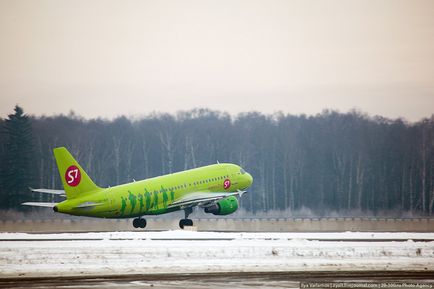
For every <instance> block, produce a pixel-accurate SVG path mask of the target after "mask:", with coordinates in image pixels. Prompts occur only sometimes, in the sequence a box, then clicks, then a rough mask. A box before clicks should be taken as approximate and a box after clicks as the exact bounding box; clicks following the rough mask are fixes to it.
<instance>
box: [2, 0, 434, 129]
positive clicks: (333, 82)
mask: <svg viewBox="0 0 434 289" xmlns="http://www.w3.org/2000/svg"><path fill="white" fill-rule="evenodd" d="M433 16H434V1H429V0H411V1H410V0H396V1H392V0H386V1H381V2H379V1H369V0H368V1H364V0H363V1H362V0H355V1H344V0H330V1H321V2H317V1H294V0H290V1H278V0H272V1H241V0H236V1H229V0H223V1H199V0H188V1H155V2H154V1H133V0H129V1H119V0H109V1H103V0H93V1H55V0H41V1H30V0H17V1H12V0H0V39H2V44H1V45H0V117H6V116H7V115H8V114H10V113H11V112H12V110H13V107H14V106H15V105H16V104H19V105H21V106H22V107H23V108H24V109H25V111H26V112H27V113H28V114H34V115H37V116H39V115H53V114H61V113H62V114H68V113H69V111H71V110H72V111H74V112H75V113H76V114H77V115H80V116H83V117H85V118H96V117H104V118H114V117H116V116H120V115H126V116H140V115H144V114H148V113H151V112H153V111H157V112H169V113H174V112H176V111H179V110H190V109H193V108H198V107H205V108H210V109H212V110H220V111H225V112H228V113H230V114H237V113H239V112H247V111H252V110H254V111H259V112H262V113H266V114H269V113H273V112H276V111H282V112H284V113H292V114H307V115H312V114H316V113H319V112H321V111H322V110H324V109H334V110H339V111H341V112H347V111H349V110H351V109H353V108H356V109H358V110H360V111H362V112H365V113H368V114H369V115H381V116H384V117H388V118H398V117H403V118H405V119H406V120H408V121H419V120H420V119H422V118H424V117H430V116H431V115H432V114H433V113H434V17H433Z"/></svg>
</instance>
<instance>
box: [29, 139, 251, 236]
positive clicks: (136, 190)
mask: <svg viewBox="0 0 434 289" xmlns="http://www.w3.org/2000/svg"><path fill="white" fill-rule="evenodd" d="M54 157H55V158H56V163H57V167H58V170H59V174H60V178H61V179H62V184H63V188H64V190H52V189H32V188H30V189H31V190H32V191H34V192H38V193H49V194H56V195H61V196H64V197H66V200H65V201H63V202H60V203H40V202H26V203H23V205H27V206H38V207H51V208H53V210H54V211H55V212H58V213H64V214H70V215H75V216H87V217H97V218H134V220H133V226H134V228H145V227H146V219H144V218H143V216H145V215H160V214H166V213H170V212H173V211H177V210H184V212H185V218H184V219H181V220H180V221H179V227H181V228H184V227H185V226H193V221H192V220H191V219H188V216H189V215H190V214H191V213H192V211H193V207H195V206H198V207H200V208H203V209H204V210H205V212H206V213H211V214H214V215H228V214H232V213H233V212H235V211H236V210H237V209H238V198H240V197H241V196H242V195H243V194H244V193H246V191H245V190H246V189H247V188H248V187H250V186H251V185H252V182H253V178H252V176H251V175H250V174H249V173H247V172H246V171H245V170H244V169H242V168H241V167H239V166H237V165H234V164H230V163H222V164H220V163H218V164H214V165H209V166H205V167H200V168H196V169H191V170H187V171H182V172H177V173H173V174H168V175H163V176H159V177H155V178H150V179H145V180H142V181H137V182H136V181H134V182H132V183H127V184H123V185H119V186H115V187H109V188H101V187H99V186H97V185H96V184H95V183H94V182H93V181H92V179H91V178H90V177H89V176H88V174H87V173H86V172H85V171H84V170H83V168H82V167H81V166H80V165H79V164H78V162H77V161H76V160H75V159H74V157H73V156H72V155H71V154H70V153H69V152H68V150H67V149H66V148H64V147H60V148H55V149H54Z"/></svg>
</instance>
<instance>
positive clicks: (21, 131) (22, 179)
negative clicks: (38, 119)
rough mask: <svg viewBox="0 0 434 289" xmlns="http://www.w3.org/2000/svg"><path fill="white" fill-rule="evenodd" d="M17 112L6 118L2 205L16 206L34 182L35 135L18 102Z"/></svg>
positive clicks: (0, 204) (0, 197)
mask: <svg viewBox="0 0 434 289" xmlns="http://www.w3.org/2000/svg"><path fill="white" fill-rule="evenodd" d="M14 111H15V113H14V114H10V115H8V118H7V119H6V120H5V121H4V127H3V133H4V137H5V144H4V154H3V160H2V171H1V178H2V189H3V191H2V192H1V196H0V199H1V202H0V206H2V207H7V208H11V207H16V206H18V205H19V204H20V203H21V202H22V201H23V200H24V198H23V197H21V195H22V194H23V193H26V192H28V187H29V186H30V185H31V182H32V176H33V173H34V172H33V170H34V169H35V168H32V158H33V137H32V127H31V123H30V120H29V118H28V116H27V115H25V114H24V111H23V109H22V108H21V107H19V106H18V105H16V106H15V109H14Z"/></svg>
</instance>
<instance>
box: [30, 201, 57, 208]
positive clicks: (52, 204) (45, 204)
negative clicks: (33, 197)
mask: <svg viewBox="0 0 434 289" xmlns="http://www.w3.org/2000/svg"><path fill="white" fill-rule="evenodd" d="M21 205H24V206H33V207H46V208H53V207H54V206H55V205H57V203H39V202H26V203H22V204H21Z"/></svg>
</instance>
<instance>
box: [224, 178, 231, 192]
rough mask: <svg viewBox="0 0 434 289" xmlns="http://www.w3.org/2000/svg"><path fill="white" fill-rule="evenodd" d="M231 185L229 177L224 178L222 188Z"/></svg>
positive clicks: (227, 187)
mask: <svg viewBox="0 0 434 289" xmlns="http://www.w3.org/2000/svg"><path fill="white" fill-rule="evenodd" d="M230 187H231V180H230V179H226V180H225V181H224V183H223V188H225V190H227V189H229V188H230Z"/></svg>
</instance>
